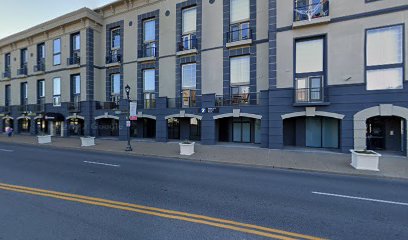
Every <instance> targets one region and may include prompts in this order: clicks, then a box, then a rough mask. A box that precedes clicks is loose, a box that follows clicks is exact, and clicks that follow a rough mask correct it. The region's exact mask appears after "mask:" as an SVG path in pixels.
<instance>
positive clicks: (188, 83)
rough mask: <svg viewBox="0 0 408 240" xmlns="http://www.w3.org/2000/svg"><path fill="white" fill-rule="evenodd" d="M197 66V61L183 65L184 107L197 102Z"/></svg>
mask: <svg viewBox="0 0 408 240" xmlns="http://www.w3.org/2000/svg"><path fill="white" fill-rule="evenodd" d="M196 66H197V65H196V63H190V64H184V65H183V66H182V76H181V79H182V83H181V86H182V91H183V107H192V106H195V103H196V87H197V77H196V72H197V71H196V69H197V68H196Z"/></svg>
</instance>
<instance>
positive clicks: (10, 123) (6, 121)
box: [2, 117, 14, 132]
mask: <svg viewBox="0 0 408 240" xmlns="http://www.w3.org/2000/svg"><path fill="white" fill-rule="evenodd" d="M9 128H14V120H13V118H11V117H5V118H3V129H2V131H3V132H7V131H8V129H9Z"/></svg>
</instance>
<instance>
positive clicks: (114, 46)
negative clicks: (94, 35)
mask: <svg viewBox="0 0 408 240" xmlns="http://www.w3.org/2000/svg"><path fill="white" fill-rule="evenodd" d="M120 42H121V38H120V28H115V29H112V30H111V50H118V49H120Z"/></svg>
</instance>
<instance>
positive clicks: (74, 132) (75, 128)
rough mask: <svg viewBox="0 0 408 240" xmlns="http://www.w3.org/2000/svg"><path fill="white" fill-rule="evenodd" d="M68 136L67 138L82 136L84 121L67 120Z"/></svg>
mask: <svg viewBox="0 0 408 240" xmlns="http://www.w3.org/2000/svg"><path fill="white" fill-rule="evenodd" d="M68 134H69V136H83V135H84V120H83V119H79V118H71V119H69V120H68Z"/></svg>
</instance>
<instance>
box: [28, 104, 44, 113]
mask: <svg viewBox="0 0 408 240" xmlns="http://www.w3.org/2000/svg"><path fill="white" fill-rule="evenodd" d="M31 111H32V112H35V113H44V112H45V103H37V104H34V105H31Z"/></svg>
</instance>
